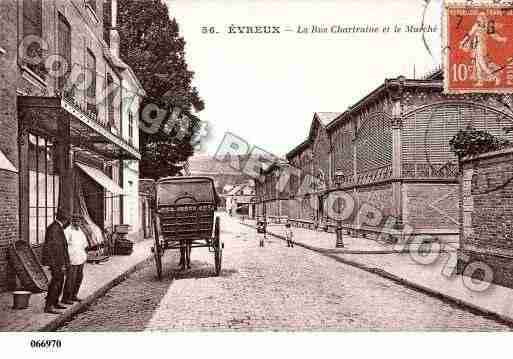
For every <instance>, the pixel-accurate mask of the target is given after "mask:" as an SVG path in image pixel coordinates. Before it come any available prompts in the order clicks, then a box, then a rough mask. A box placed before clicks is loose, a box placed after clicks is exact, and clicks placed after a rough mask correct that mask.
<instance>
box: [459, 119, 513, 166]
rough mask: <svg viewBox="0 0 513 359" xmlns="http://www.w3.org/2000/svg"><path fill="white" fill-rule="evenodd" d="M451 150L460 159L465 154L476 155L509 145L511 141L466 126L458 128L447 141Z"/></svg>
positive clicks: (465, 155)
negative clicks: (462, 128)
mask: <svg viewBox="0 0 513 359" xmlns="http://www.w3.org/2000/svg"><path fill="white" fill-rule="evenodd" d="M449 146H450V148H451V151H452V152H453V153H454V154H455V155H456V157H458V160H459V161H460V160H461V159H462V158H464V157H467V156H476V155H479V154H482V153H486V152H492V151H498V150H501V149H503V148H506V147H509V146H511V143H510V142H509V141H508V140H507V139H504V138H500V137H497V136H494V135H492V134H490V133H488V132H486V131H483V130H476V129H475V128H474V127H472V126H467V127H466V128H465V129H464V130H459V131H458V133H457V134H456V135H454V137H453V138H452V139H451V140H450V141H449Z"/></svg>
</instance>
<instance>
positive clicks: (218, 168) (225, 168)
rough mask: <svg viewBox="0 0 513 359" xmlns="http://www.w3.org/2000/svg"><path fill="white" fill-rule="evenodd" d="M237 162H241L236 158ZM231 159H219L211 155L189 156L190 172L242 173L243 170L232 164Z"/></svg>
mask: <svg viewBox="0 0 513 359" xmlns="http://www.w3.org/2000/svg"><path fill="white" fill-rule="evenodd" d="M235 161H236V162H239V163H240V158H239V161H237V159H235ZM231 162H232V161H231V160H226V161H225V160H217V159H215V158H214V157H211V156H192V157H189V173H191V174H207V173H208V174H216V173H219V174H230V173H232V174H235V173H236V174H240V172H241V171H239V170H237V168H232V167H231V166H230V164H231Z"/></svg>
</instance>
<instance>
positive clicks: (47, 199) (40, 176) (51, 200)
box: [28, 134, 59, 244]
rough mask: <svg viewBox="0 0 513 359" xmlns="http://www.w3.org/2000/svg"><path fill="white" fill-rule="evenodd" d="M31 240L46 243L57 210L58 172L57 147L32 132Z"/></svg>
mask: <svg viewBox="0 0 513 359" xmlns="http://www.w3.org/2000/svg"><path fill="white" fill-rule="evenodd" d="M28 153H29V158H28V163H29V241H30V243H31V244H40V243H43V241H44V237H45V232H46V228H47V227H48V226H49V225H50V223H52V222H53V220H54V219H55V215H56V213H57V207H58V203H59V200H58V195H59V175H58V173H57V168H56V159H55V146H54V144H53V143H52V142H50V141H49V140H47V139H45V138H43V137H40V136H36V135H33V134H29V150H28Z"/></svg>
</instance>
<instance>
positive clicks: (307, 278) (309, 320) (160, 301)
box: [61, 215, 510, 331]
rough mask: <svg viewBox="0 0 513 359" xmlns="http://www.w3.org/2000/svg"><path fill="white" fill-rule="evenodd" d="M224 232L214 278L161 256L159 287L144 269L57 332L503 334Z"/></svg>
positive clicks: (309, 258) (394, 288)
mask: <svg viewBox="0 0 513 359" xmlns="http://www.w3.org/2000/svg"><path fill="white" fill-rule="evenodd" d="M221 222H222V236H221V237H222V239H223V241H224V242H225V250H224V258H223V270H222V273H221V276H219V277H215V276H214V274H213V272H214V268H213V255H212V254H211V253H209V252H208V251H207V250H206V249H199V250H198V249H196V250H193V252H192V269H191V270H188V271H185V272H180V271H178V270H177V262H178V260H177V256H176V253H172V252H170V251H168V252H166V254H165V257H164V260H165V262H164V279H163V280H162V281H161V282H159V281H158V280H157V279H156V275H155V273H156V271H155V267H154V265H153V263H151V264H150V265H149V266H148V267H146V268H144V269H142V270H140V271H139V272H137V273H135V274H133V275H132V276H131V277H130V278H128V279H127V280H126V281H125V282H123V283H121V284H120V285H118V286H116V287H114V288H113V289H111V290H110V291H109V292H108V293H107V295H106V296H104V297H102V298H100V299H99V300H98V301H97V302H96V303H94V304H93V305H92V306H91V307H90V308H89V309H88V310H87V311H85V312H83V313H81V314H79V315H77V316H76V317H75V318H74V319H73V320H72V321H71V322H69V323H67V324H66V325H65V326H64V327H62V328H61V330H62V331H140V330H509V329H510V328H508V327H507V326H505V325H503V324H501V323H498V322H496V321H494V320H492V319H488V318H485V317H483V316H480V315H476V314H473V313H470V312H468V311H466V310H465V309H462V308H459V307H457V306H454V305H452V304H448V303H446V302H443V301H441V300H439V299H437V298H433V297H430V296H427V295H425V294H423V293H419V292H416V291H414V290H411V289H408V288H406V287H404V286H401V285H399V284H396V283H394V282H392V281H389V280H387V279H384V278H381V277H378V276H376V275H373V274H370V273H367V272H364V271H361V270H359V269H357V268H354V267H351V266H347V265H344V264H341V263H339V262H337V261H335V260H333V259H331V258H328V257H325V256H323V255H321V254H318V253H315V252H312V251H309V250H306V249H303V248H301V247H297V246H296V247H294V248H287V246H286V245H285V242H283V241H281V240H278V239H276V238H271V239H270V240H269V242H268V243H266V245H265V247H264V248H260V247H259V246H258V241H257V240H256V239H255V233H254V230H252V229H250V228H248V227H245V226H243V225H241V224H239V223H238V220H236V219H232V218H230V217H227V216H226V215H222V220H221Z"/></svg>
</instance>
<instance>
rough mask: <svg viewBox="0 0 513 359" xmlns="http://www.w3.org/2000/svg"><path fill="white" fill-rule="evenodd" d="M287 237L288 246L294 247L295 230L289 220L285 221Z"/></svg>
mask: <svg viewBox="0 0 513 359" xmlns="http://www.w3.org/2000/svg"><path fill="white" fill-rule="evenodd" d="M285 238H286V239H287V247H291V248H294V241H293V238H294V232H292V227H291V225H290V222H288V221H287V223H285Z"/></svg>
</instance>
